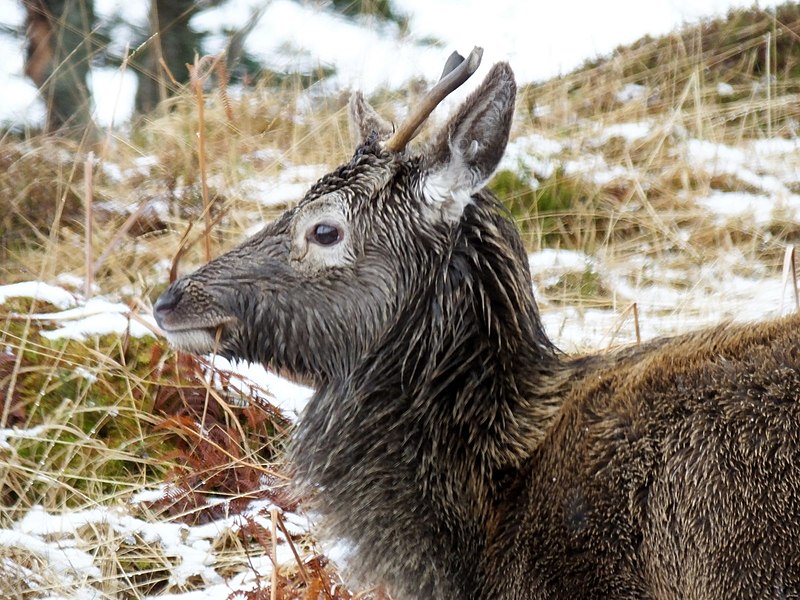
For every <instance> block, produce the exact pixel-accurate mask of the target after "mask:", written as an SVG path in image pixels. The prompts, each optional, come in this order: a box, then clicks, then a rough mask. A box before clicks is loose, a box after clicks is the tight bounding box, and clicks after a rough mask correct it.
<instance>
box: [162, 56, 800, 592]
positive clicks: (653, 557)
mask: <svg viewBox="0 0 800 600" xmlns="http://www.w3.org/2000/svg"><path fill="white" fill-rule="evenodd" d="M479 57H480V53H479V52H475V53H473V54H472V55H470V57H469V59H468V60H466V61H464V62H463V63H461V65H460V66H458V67H457V68H455V70H454V71H452V72H451V73H450V74H449V75H447V76H446V77H444V78H443V80H442V82H440V86H437V88H435V93H434V95H435V96H437V97H436V98H434V99H433V100H432V101H431V102H430V103H428V102H425V103H424V104H426V105H427V106H425V107H424V108H423V109H422V110H421V111H420V112H419V113H418V114H414V115H412V117H411V118H410V119H409V121H408V122H407V123H405V124H404V125H403V126H401V127H400V128H399V129H398V131H397V132H395V133H394V134H392V128H391V127H390V126H389V125H388V124H387V123H385V122H384V121H383V120H382V119H381V118H380V117H378V116H377V114H376V113H375V112H374V111H373V110H372V109H371V108H370V107H369V105H368V104H367V103H366V102H365V101H364V99H363V98H362V97H361V96H360V95H356V96H354V98H353V100H352V102H351V113H352V117H353V123H354V130H355V131H356V132H357V133H358V135H359V138H360V140H361V143H360V144H359V146H358V147H357V149H356V151H355V155H354V156H353V158H352V159H350V161H349V162H347V163H346V164H344V165H343V166H341V167H339V168H338V169H336V170H335V171H333V172H332V173H330V174H329V175H326V176H325V177H323V178H322V179H321V180H320V181H319V182H317V183H316V184H315V185H313V186H312V187H311V189H310V190H309V191H308V193H307V194H306V196H305V198H303V200H302V201H301V202H300V203H299V204H298V205H297V206H296V207H295V208H292V209H290V210H288V211H287V212H286V213H285V214H284V215H283V216H282V217H281V218H279V219H278V220H277V221H275V222H274V223H271V224H269V225H267V226H266V227H265V228H264V229H263V230H262V231H261V232H260V233H258V234H257V235H256V236H254V237H253V238H251V239H249V240H247V241H246V242H244V243H243V244H242V245H241V246H239V247H238V248H235V249H234V250H232V251H230V252H229V253H227V254H225V255H223V256H220V257H219V258H217V259H215V260H213V261H211V262H210V263H208V264H207V265H205V266H204V267H202V268H200V269H199V270H197V271H196V272H194V273H193V274H191V275H188V276H186V277H184V278H183V279H180V280H179V281H177V282H175V283H174V284H173V285H172V286H171V287H170V288H169V289H168V290H167V291H166V292H165V293H164V294H163V296H162V297H161V298H159V300H158V302H157V303H156V305H155V314H156V317H157V319H158V322H159V324H160V325H161V327H162V328H163V329H164V331H165V332H166V333H167V336H168V338H169V339H170V341H171V342H172V343H173V344H174V345H175V346H177V347H178V348H182V349H186V350H190V351H193V352H199V353H207V352H213V351H216V352H219V353H220V354H223V355H226V356H232V357H237V358H243V359H247V360H250V361H257V362H261V363H264V364H265V365H268V366H270V367H273V368H277V369H281V370H284V371H288V372H290V373H293V374H295V375H297V376H301V377H304V378H310V379H312V380H313V381H314V382H315V385H316V388H317V391H316V394H315V396H314V398H313V399H312V400H311V402H310V404H309V405H308V407H307V409H306V411H305V414H304V415H303V416H302V418H301V420H300V423H299V425H298V428H297V431H296V433H295V436H294V439H293V444H292V447H291V453H290V457H291V461H292V463H293V465H294V469H295V471H296V478H297V481H298V482H299V484H300V486H301V488H300V489H302V490H305V492H306V493H307V494H308V495H309V496H310V497H311V505H312V507H313V508H314V510H316V511H317V512H318V513H319V514H320V515H322V517H323V518H324V525H325V528H326V530H327V532H328V533H329V534H330V535H332V536H335V537H337V538H339V539H342V540H344V541H345V542H346V543H348V544H349V546H350V547H351V549H352V558H351V560H350V565H351V566H352V567H353V569H354V571H355V574H356V575H357V576H359V577H361V578H363V579H365V580H368V581H372V582H375V583H379V584H383V585H384V586H385V587H386V588H387V589H388V590H389V591H390V593H391V594H392V597H393V598H394V599H395V600H403V599H410V598H419V599H422V598H424V599H428V598H438V599H454V598H475V599H492V600H496V599H504V600H509V599H534V598H539V599H545V598H564V599H578V598H625V599H629V598H653V599H668V598H669V599H689V598H695V599H701V598H702V599H707V598H798V597H800V402H799V401H798V399H800V327H799V325H800V319H798V317H795V316H793V317H789V318H786V319H782V320H775V321H770V322H766V323H760V324H757V325H748V326H739V325H735V326H734V325H723V326H720V327H716V328H713V329H708V330H705V331H701V332H698V333H693V334H689V335H683V336H679V337H673V338H663V339H658V340H654V341H651V342H648V343H645V344H642V345H641V346H637V347H631V348H625V349H622V350H619V351H617V352H614V353H609V354H600V355H594V356H580V357H571V356H564V355H563V354H561V353H559V352H558V351H557V350H556V349H555V348H554V347H553V344H552V343H551V342H550V340H549V339H548V338H547V335H546V334H545V332H544V329H543V327H542V324H541V321H540V319H539V316H538V312H537V308H536V303H535V301H534V298H533V296H532V293H531V280H530V275H529V272H528V263H527V260H526V254H525V251H524V248H523V246H522V243H521V241H520V237H519V234H518V231H517V228H516V227H515V224H514V222H513V220H512V218H511V217H510V215H509V214H508V212H507V211H505V210H504V209H503V207H502V206H501V205H500V204H499V203H498V201H497V200H496V199H495V198H494V197H493V196H492V194H491V193H489V191H487V190H486V189H485V188H484V187H483V186H484V184H485V182H486V181H487V180H488V179H489V177H490V176H491V174H492V172H493V171H494V169H495V168H496V166H497V164H498V161H499V160H500V158H501V156H502V154H503V151H504V149H505V146H506V143H507V141H508V134H509V128H510V126H511V118H512V113H513V107H514V97H515V92H516V87H515V83H514V78H513V74H512V72H511V69H510V68H509V66H508V65H507V64H497V65H495V66H494V67H493V68H492V69H491V70H490V71H489V73H488V75H487V76H486V79H485V80H484V82H483V83H482V85H481V86H480V87H479V88H478V89H477V91H475V92H474V93H473V94H472V95H471V96H470V97H469V98H468V99H467V100H466V101H465V102H464V104H463V105H462V106H461V108H460V109H459V110H458V111H457V112H456V114H455V116H453V117H452V118H451V119H450V121H449V122H448V123H447V125H446V126H445V127H444V129H443V130H442V131H441V132H440V133H439V135H438V137H437V138H435V139H434V141H433V142H432V143H431V144H430V145H429V147H428V148H427V149H426V150H424V151H422V152H420V153H416V152H412V151H409V150H406V145H407V143H408V142H409V140H410V138H411V137H413V135H414V133H415V131H416V130H417V129H418V127H419V125H420V123H421V122H422V120H423V119H424V117H425V115H426V114H428V113H429V112H430V110H432V105H434V104H435V102H436V101H437V100H439V99H440V98H441V96H442V95H443V94H444V93H446V92H447V91H448V90H449V89H450V88H452V87H453V85H451V84H453V80H455V84H458V83H459V82H460V81H461V80H463V79H465V78H466V77H467V76H468V74H469V73H470V72H471V71H474V69H475V68H476V66H477V62H478V60H479Z"/></svg>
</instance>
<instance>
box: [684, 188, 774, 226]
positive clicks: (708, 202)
mask: <svg viewBox="0 0 800 600" xmlns="http://www.w3.org/2000/svg"><path fill="white" fill-rule="evenodd" d="M696 201H697V203H698V204H699V205H700V206H702V207H704V208H706V209H707V210H709V211H711V212H712V213H714V215H715V216H716V221H717V223H718V224H720V225H722V224H724V223H725V221H727V220H729V219H734V218H737V219H747V220H748V222H750V223H753V224H755V225H759V226H763V225H766V224H767V223H769V222H770V221H771V220H772V213H773V210H774V208H775V204H774V203H772V202H771V201H770V199H769V197H767V196H763V195H756V194H750V193H747V192H720V191H713V192H712V193H711V194H709V195H708V196H705V197H702V198H698V199H697V200H696Z"/></svg>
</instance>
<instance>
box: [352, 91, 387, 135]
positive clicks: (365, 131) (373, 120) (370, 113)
mask: <svg viewBox="0 0 800 600" xmlns="http://www.w3.org/2000/svg"><path fill="white" fill-rule="evenodd" d="M348 112H349V114H350V137H351V138H352V140H353V144H355V145H356V146H359V145H361V144H363V143H364V142H366V141H367V139H368V138H369V137H370V136H372V135H377V137H378V139H379V140H384V139H386V138H387V137H389V135H391V133H392V124H391V123H389V122H388V121H386V120H385V119H384V118H383V117H381V116H380V115H379V114H378V113H377V112H376V111H375V109H374V108H372V105H370V103H369V102H367V99H366V98H364V95H363V94H362V93H361V92H355V93H354V94H353V95H352V96H351V97H350V104H349V105H348Z"/></svg>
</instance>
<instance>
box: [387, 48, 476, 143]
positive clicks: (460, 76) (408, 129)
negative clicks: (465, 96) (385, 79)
mask: <svg viewBox="0 0 800 600" xmlns="http://www.w3.org/2000/svg"><path fill="white" fill-rule="evenodd" d="M482 56H483V48H479V47H478V46H475V47H474V48H473V49H472V52H470V53H469V56H468V57H467V58H466V59H465V58H462V57H461V55H459V54H458V52H453V54H451V55H450V58H448V59H447V63H445V66H444V70H443V71H442V78H441V79H440V80H439V82H438V83H437V84H436V85H435V86H433V87H432V88H431V90H430V91H429V92H428V93H427V94H425V96H424V97H423V98H422V100H421V101H420V103H419V105H418V106H417V109H416V110H415V111H413V112H412V113H411V114H410V115H409V116H408V118H407V119H406V120H405V121H404V122H403V123H402V124H401V125H400V127H398V128H397V131H395V132H394V134H393V135H392V137H390V138H389V139H388V140H386V144H384V147H385V148H386V149H387V150H391V151H393V152H400V151H401V150H402V149H403V148H405V147H406V145H407V144H408V142H410V141H411V140H412V139H413V138H414V136H415V135H416V134H417V130H418V129H419V126H420V125H422V123H423V122H424V121H425V119H427V118H428V117H429V116H430V114H431V113H432V112H433V109H434V108H436V107H437V106H438V105H439V103H440V102H441V101H442V100H444V99H445V98H446V97H447V96H448V95H449V94H451V93H452V92H453V91H454V90H455V89H456V88H458V87H459V86H460V85H461V84H463V83H464V82H465V81H466V80H467V79H469V77H470V75H472V74H473V73H474V72H475V71H476V70H477V69H478V66H479V65H480V64H481V57H482Z"/></svg>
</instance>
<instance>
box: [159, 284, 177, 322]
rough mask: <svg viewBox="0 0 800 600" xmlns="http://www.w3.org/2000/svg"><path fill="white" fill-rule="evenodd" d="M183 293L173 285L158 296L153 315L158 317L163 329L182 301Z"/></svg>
mask: <svg viewBox="0 0 800 600" xmlns="http://www.w3.org/2000/svg"><path fill="white" fill-rule="evenodd" d="M181 295H182V294H181V291H180V289H179V288H177V287H176V286H175V285H171V286H169V287H168V288H167V289H166V290H165V291H164V293H163V294H161V295H160V296H159V297H158V300H156V303H155V304H154V305H153V316H154V317H155V318H156V323H158V326H159V327H161V328H162V329H164V323H165V321H166V319H167V317H169V315H170V313H171V312H172V311H173V310H174V309H175V307H176V306H177V305H178V302H180V300H181Z"/></svg>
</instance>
